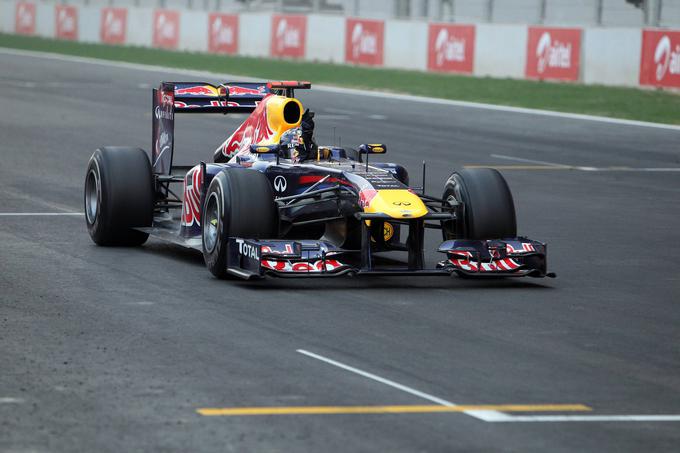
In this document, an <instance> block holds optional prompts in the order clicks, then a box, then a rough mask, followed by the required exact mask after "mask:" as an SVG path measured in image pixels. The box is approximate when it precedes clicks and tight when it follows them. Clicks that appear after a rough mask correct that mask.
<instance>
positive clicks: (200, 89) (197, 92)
mask: <svg viewBox="0 0 680 453" xmlns="http://www.w3.org/2000/svg"><path fill="white" fill-rule="evenodd" d="M175 96H218V92H217V89H216V88H215V87H211V86H208V85H198V86H193V87H186V88H177V89H175Z"/></svg>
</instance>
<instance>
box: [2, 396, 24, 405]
mask: <svg viewBox="0 0 680 453" xmlns="http://www.w3.org/2000/svg"><path fill="white" fill-rule="evenodd" d="M23 402H24V399H23V398H12V397H10V396H4V397H0V404H21V403H23Z"/></svg>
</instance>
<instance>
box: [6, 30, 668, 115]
mask: <svg viewBox="0 0 680 453" xmlns="http://www.w3.org/2000/svg"><path fill="white" fill-rule="evenodd" d="M0 47H11V48H15V49H27V50H37V51H43V52H54V53H60V54H67V55H77V56H83V57H93V58H100V59H104V60H115V61H126V62H132V63H142V64H151V65H159V66H167V67H172V68H185V69H195V70H203V71H212V72H218V73H228V74H235V75H244V76H252V77H261V78H263V79H268V80H309V81H311V82H312V83H317V84H326V85H335V86H342V87H352V88H363V89H369V90H380V91H389V92H394V93H407V94H414V95H421V96H430V97H437V98H443V99H455V100H461V101H472V102H484V103H489V104H498V105H507V106H515V107H527V108H536V109H545V110H554V111H559V112H570V113H583V114H589V115H599V116H608V117H613V118H625V119H631V120H640V121H651V122H656V123H669V124H679V125H680V95H679V94H678V92H669V91H662V90H642V89H637V88H620V87H606V86H601V85H580V84H568V83H548V82H536V81H527V80H513V79H497V78H489V77H469V76H461V75H450V74H433V73H425V72H420V71H407V70H399V69H382V68H381V69H377V68H365V67H355V66H346V65H338V64H329V63H310V62H302V61H291V60H273V59H266V58H253V57H239V56H222V55H212V54H207V53H194V52H174V51H167V50H159V49H149V48H143V47H130V46H108V45H102V44H84V43H76V42H70V41H58V40H52V39H45V38H37V37H28V36H18V35H8V34H0Z"/></svg>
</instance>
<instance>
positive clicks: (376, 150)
mask: <svg viewBox="0 0 680 453" xmlns="http://www.w3.org/2000/svg"><path fill="white" fill-rule="evenodd" d="M359 152H360V153H361V154H385V153H386V152H387V146H386V145H385V144H383V143H370V144H368V143H364V144H362V145H359Z"/></svg>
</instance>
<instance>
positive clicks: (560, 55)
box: [525, 27, 581, 81]
mask: <svg viewBox="0 0 680 453" xmlns="http://www.w3.org/2000/svg"><path fill="white" fill-rule="evenodd" d="M580 67H581V29H580V28H548V27H529V39H528V41H527V65H526V71H525V75H526V77H527V78H529V79H552V80H567V81H576V80H578V79H579V74H580Z"/></svg>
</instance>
